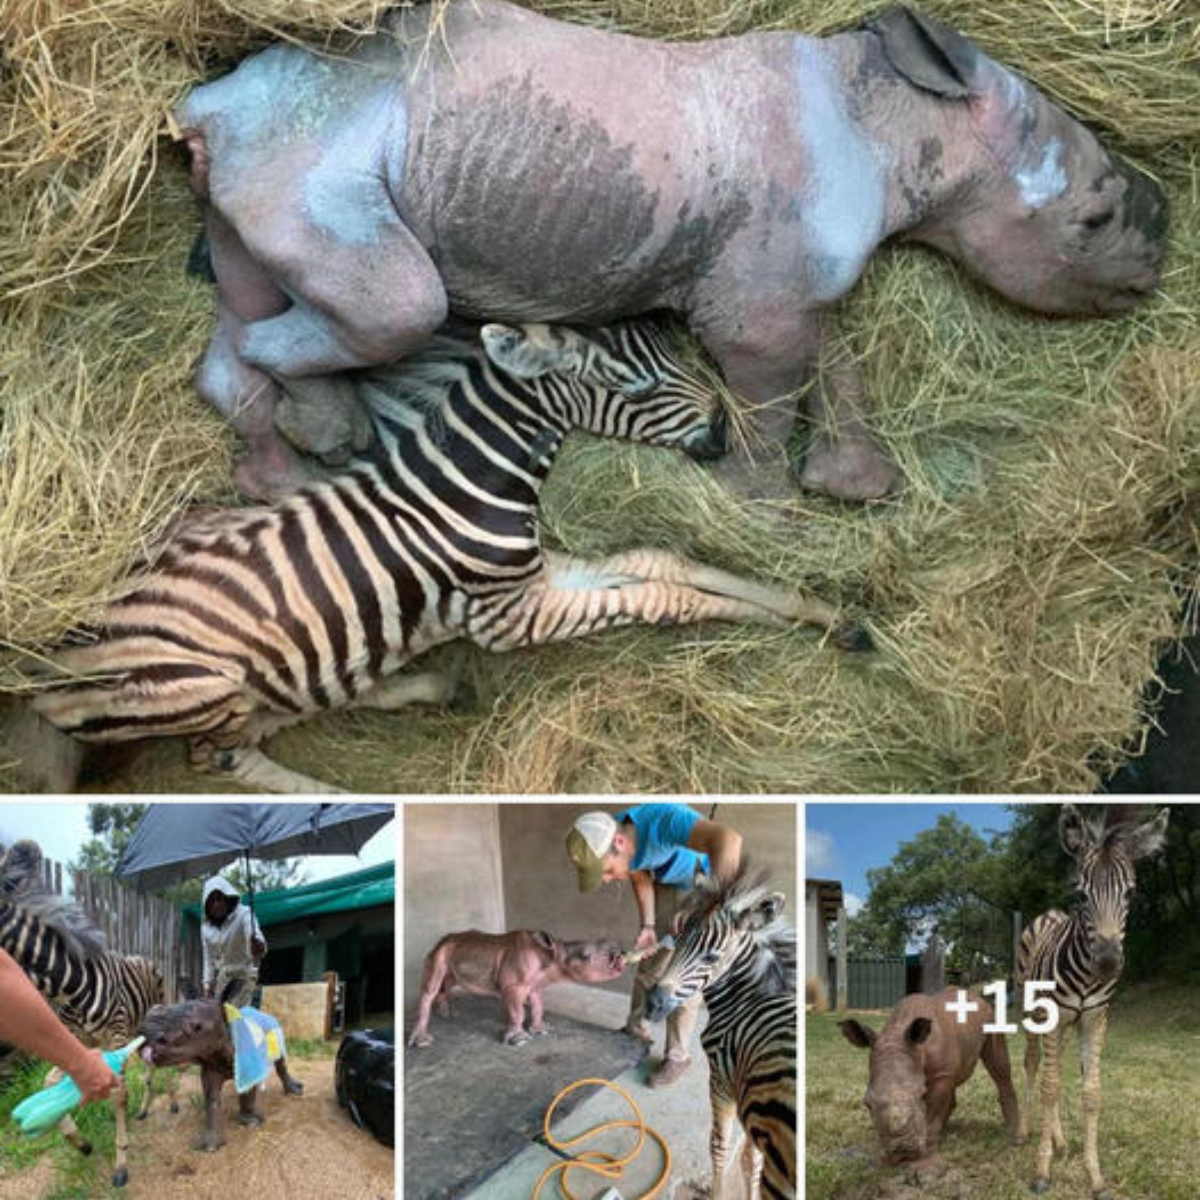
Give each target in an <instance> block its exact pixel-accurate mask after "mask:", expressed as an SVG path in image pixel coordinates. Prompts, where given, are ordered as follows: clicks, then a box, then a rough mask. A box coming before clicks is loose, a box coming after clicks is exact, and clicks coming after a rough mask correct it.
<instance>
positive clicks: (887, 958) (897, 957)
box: [846, 954, 908, 1008]
mask: <svg viewBox="0 0 1200 1200" xmlns="http://www.w3.org/2000/svg"><path fill="white" fill-rule="evenodd" d="M905 971H906V960H905V957H904V955H903V954H880V955H875V956H872V957H870V958H867V957H856V958H851V959H848V960H847V961H846V985H847V986H846V991H847V993H848V995H847V1003H848V1006H849V1007H850V1008H891V1007H892V1006H893V1005H894V1004H898V1003H899V1002H900V1000H901V999H902V998H903V996H904V993H905V992H906V991H907V990H908V989H907V988H906V987H905Z"/></svg>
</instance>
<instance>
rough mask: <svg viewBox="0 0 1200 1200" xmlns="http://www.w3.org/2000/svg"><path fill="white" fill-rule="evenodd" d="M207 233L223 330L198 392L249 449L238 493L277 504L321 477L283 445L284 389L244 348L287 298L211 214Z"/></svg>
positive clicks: (239, 476)
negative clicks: (251, 332)
mask: <svg viewBox="0 0 1200 1200" xmlns="http://www.w3.org/2000/svg"><path fill="white" fill-rule="evenodd" d="M206 225H207V229H208V240H209V249H210V252H211V254H212V260H213V269H214V271H215V272H216V275H217V328H216V332H215V333H214V334H213V337H212V341H211V342H210V343H209V346H208V350H207V351H206V352H205V355H204V359H203V361H202V362H201V364H200V370H199V372H198V373H197V376H196V390H197V392H199V394H200V396H201V398H202V399H203V400H205V401H207V402H208V403H209V404H211V405H212V406H213V407H214V408H215V409H216V410H217V411H218V412H220V413H221V414H222V415H223V416H224V417H225V418H226V420H228V421H229V423H230V424H231V425H232V426H233V427H234V429H235V430H237V432H238V433H239V434H240V435H241V436H242V437H243V438H244V439H245V441H246V446H247V454H246V457H245V458H244V459H243V460H242V462H241V463H240V464H239V466H238V470H237V476H236V478H237V483H238V487H239V488H240V489H241V491H243V492H244V493H245V494H246V495H248V496H251V497H253V498H255V499H259V500H275V499H278V498H279V497H280V496H283V495H286V494H287V493H288V492H291V491H294V490H295V489H296V488H297V487H299V486H301V485H303V484H305V483H308V482H310V481H311V479H312V478H313V477H314V475H315V469H314V468H313V467H311V466H309V465H308V464H306V463H305V462H304V461H303V460H302V459H301V458H300V456H299V455H298V454H296V452H295V451H294V450H293V449H292V448H291V447H290V446H289V445H288V444H287V442H286V441H284V440H283V438H282V437H280V435H279V432H278V431H277V429H276V428H275V411H276V407H277V405H278V404H279V402H280V399H281V392H280V388H279V385H278V384H277V383H276V382H275V380H273V379H272V378H271V377H270V375H268V374H266V372H264V371H262V370H260V369H259V368H258V367H255V366H252V365H251V364H250V363H247V362H246V361H245V360H244V359H243V358H242V357H241V355H240V353H239V352H238V343H239V341H240V339H241V338H242V336H243V334H244V331H245V328H246V325H247V323H248V322H251V321H257V320H259V319H260V318H262V317H264V316H267V315H270V314H273V313H277V312H280V311H281V310H282V309H283V308H284V307H285V306H286V305H287V297H286V296H284V294H283V293H282V292H281V291H280V290H279V289H278V288H277V287H275V285H274V283H272V281H271V279H270V277H269V276H268V275H267V274H266V272H265V271H264V270H263V269H262V267H261V266H260V265H259V264H258V263H256V262H255V261H254V259H253V258H252V257H251V256H250V254H249V253H248V252H247V250H246V248H245V246H244V245H242V242H241V239H240V238H239V237H238V236H237V234H236V233H235V232H234V230H233V229H232V228H231V227H230V225H229V224H228V223H227V222H226V221H224V220H223V219H222V218H221V217H220V216H219V215H218V214H217V213H216V212H215V211H214V210H212V209H209V211H208V213H207V215H206Z"/></svg>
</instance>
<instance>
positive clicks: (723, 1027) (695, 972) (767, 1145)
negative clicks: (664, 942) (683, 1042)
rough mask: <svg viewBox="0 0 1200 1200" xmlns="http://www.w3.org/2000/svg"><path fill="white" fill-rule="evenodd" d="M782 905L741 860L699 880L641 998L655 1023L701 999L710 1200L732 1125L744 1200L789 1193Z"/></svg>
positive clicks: (792, 1034) (786, 960)
mask: <svg viewBox="0 0 1200 1200" xmlns="http://www.w3.org/2000/svg"><path fill="white" fill-rule="evenodd" d="M783 905H784V898H783V895H782V894H781V893H779V892H772V891H771V890H770V889H769V888H768V886H767V880H766V876H765V874H763V873H758V874H753V873H751V871H750V868H749V864H748V863H747V862H746V860H745V859H743V860H742V864H741V866H740V867H739V869H738V871H737V874H736V875H735V876H734V877H733V878H732V879H729V880H727V881H725V882H722V881H721V880H719V879H716V878H711V877H707V876H701V877H700V878H699V879H698V880H697V883H696V886H695V888H694V889H693V891H692V892H691V893H690V894H689V896H688V899H687V901H686V902H685V906H684V909H683V912H682V914H681V920H682V925H681V928H680V932H679V934H678V935H677V936H676V939H675V951H674V953H673V954H672V956H671V959H670V961H669V963H668V965H667V969H666V972H665V974H664V975H663V976H662V978H661V979H660V980H659V982H658V984H657V986H655V987H654V988H653V989H652V990H651V991H650V993H649V994H648V995H647V997H646V1016H647V1017H648V1018H649V1019H650V1020H652V1021H659V1020H662V1019H663V1018H664V1017H665V1016H666V1015H667V1014H668V1013H669V1012H670V1011H671V1010H672V1009H673V1008H675V1007H676V1006H677V1005H679V1004H682V1003H684V1002H686V1001H687V1000H688V999H689V998H690V997H692V996H694V995H695V994H696V993H697V992H703V993H704V1006H705V1008H706V1009H707V1010H708V1023H707V1025H705V1027H704V1031H703V1033H701V1035H700V1042H701V1044H702V1045H703V1047H704V1053H705V1055H706V1056H707V1058H708V1071H709V1096H710V1100H711V1103H712V1140H711V1148H712V1172H713V1188H712V1194H713V1200H722V1197H723V1196H724V1195H725V1194H726V1191H725V1186H724V1180H725V1173H726V1168H727V1165H728V1159H729V1152H730V1150H731V1148H732V1146H731V1134H732V1133H733V1127H734V1121H735V1119H736V1120H737V1121H738V1122H739V1123H740V1124H741V1127H742V1130H743V1133H744V1137H745V1141H744V1145H743V1150H742V1169H743V1172H744V1178H745V1195H746V1196H747V1197H748V1198H749V1200H758V1197H759V1196H760V1195H765V1196H767V1197H770V1198H771V1200H783V1198H790V1197H794V1196H795V1194H796V934H795V931H794V930H793V929H792V928H791V927H790V926H788V925H787V924H786V923H785V922H784V920H783Z"/></svg>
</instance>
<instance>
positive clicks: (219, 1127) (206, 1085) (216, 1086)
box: [193, 1063, 225, 1150]
mask: <svg viewBox="0 0 1200 1200" xmlns="http://www.w3.org/2000/svg"><path fill="white" fill-rule="evenodd" d="M200 1084H201V1086H202V1087H203V1089H204V1129H203V1130H202V1131H201V1133H200V1136H199V1137H198V1138H197V1139H196V1141H195V1142H194V1143H193V1145H194V1148H195V1149H197V1150H220V1148H221V1147H222V1146H223V1145H225V1114H224V1113H223V1112H222V1111H221V1088H222V1087H223V1086H224V1084H225V1078H224V1076H223V1075H222V1074H221V1072H220V1071H218V1070H217V1069H216V1067H212V1066H209V1065H208V1064H207V1063H205V1064H203V1065H202V1066H201V1068H200Z"/></svg>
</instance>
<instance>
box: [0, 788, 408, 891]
mask: <svg viewBox="0 0 1200 1200" xmlns="http://www.w3.org/2000/svg"><path fill="white" fill-rule="evenodd" d="M87 810H88V806H87V805H86V804H75V803H59V802H57V801H53V800H42V801H39V802H37V803H34V804H8V803H0V844H3V845H5V846H11V845H12V843H13V842H16V841H20V840H21V839H22V838H32V839H33V840H34V841H35V842H37V843H38V845H39V846H41V848H42V854H43V855H44V856H45V857H46V858H50V859H55V860H56V861H58V862H61V863H62V864H63V866H64V867H65V866H66V865H67V863H69V862H70V861H71V859H73V858H75V857H76V855H77V854H78V853H79V847H80V846H81V845H82V844H83V843H84V842H86V841H89V840H90V838H91V833H90V832H89V830H88V824H87ZM396 834H397V830H396V822H395V821H389V822H388V824H386V825H385V826H384V827H383V828H382V829H381V830H380V831H379V832H378V833H377V834H376V835H375V836H374V837H373V838H372V839H371V840H370V841H369V842H367V844H366V845H365V846H363V848H362V852H361V853H360V854H359V856H358V857H357V858H356V857H355V856H354V855H352V854H331V855H309V856H308V857H306V858H304V859H302V860H301V861H302V865H303V878H302V880H301V882H303V883H315V882H316V881H317V880H319V879H330V878H332V877H333V876H335V875H345V874H347V873H349V872H350V871H359V870H361V869H362V868H363V867H370V866H374V865H375V864H376V863H381V862H391V861H393V860H394V859H395V857H396ZM253 861H254V860H253V859H251V863H253Z"/></svg>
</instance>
